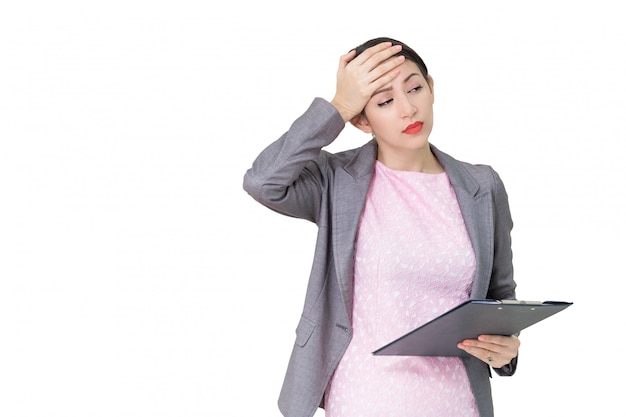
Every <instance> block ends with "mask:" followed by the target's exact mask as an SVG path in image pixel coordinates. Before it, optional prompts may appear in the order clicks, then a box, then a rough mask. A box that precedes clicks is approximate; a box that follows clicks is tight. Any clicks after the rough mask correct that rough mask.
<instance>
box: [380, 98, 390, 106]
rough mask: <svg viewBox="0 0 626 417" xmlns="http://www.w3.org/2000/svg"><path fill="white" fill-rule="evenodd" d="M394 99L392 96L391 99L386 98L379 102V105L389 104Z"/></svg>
mask: <svg viewBox="0 0 626 417" xmlns="http://www.w3.org/2000/svg"><path fill="white" fill-rule="evenodd" d="M392 101H393V99H392V98H390V99H389V100H385V101H383V102H380V103H378V107H385V106H386V105H387V104H389V103H391V102H392Z"/></svg>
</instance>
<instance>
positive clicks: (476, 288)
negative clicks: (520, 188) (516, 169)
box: [431, 145, 494, 298]
mask: <svg viewBox="0 0 626 417" xmlns="http://www.w3.org/2000/svg"><path fill="white" fill-rule="evenodd" d="M431 149H432V151H433V153H434V154H435V156H436V157H437V159H438V160H439V162H440V163H441V165H442V166H443V167H444V169H445V171H446V173H447V174H448V178H450V183H451V184H452V187H453V188H454V192H455V194H456V198H457V201H458V203H459V208H460V209H461V214H462V216H463V220H464V222H465V227H466V229H467V233H468V234H469V237H470V240H471V242H472V247H473V248H474V255H475V256H476V277H475V278H474V284H473V286H472V291H471V294H470V297H471V298H485V296H486V295H487V291H488V290H489V281H490V279H491V270H492V267H493V249H494V248H493V240H494V230H493V203H492V201H493V200H492V198H491V192H490V191H488V190H487V191H485V190H481V188H480V185H479V184H478V182H477V181H476V180H475V179H474V177H473V176H472V175H471V173H470V172H469V171H467V169H466V168H465V167H464V166H463V165H462V164H461V163H460V162H459V161H457V160H455V159H454V158H452V157H451V156H449V155H447V154H445V153H443V152H441V151H439V150H438V149H437V148H436V147H434V146H433V145H431Z"/></svg>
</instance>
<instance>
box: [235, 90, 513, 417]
mask: <svg viewBox="0 0 626 417" xmlns="http://www.w3.org/2000/svg"><path fill="white" fill-rule="evenodd" d="M344 127H345V123H344V121H343V119H342V118H341V116H340V115H339V113H338V112H337V111H336V110H335V108H334V107H333V106H332V105H331V104H330V103H328V102H327V101H325V100H323V99H320V98H316V99H315V100H314V101H313V102H312V104H311V106H310V107H309V109H308V110H307V111H306V112H305V113H304V114H303V115H302V116H300V117H299V118H298V119H296V120H295V121H294V123H293V124H292V125H291V127H290V129H289V130H288V131H287V132H286V133H285V134H284V135H283V136H281V137H280V138H279V139H278V140H277V141H275V142H274V143H272V144H270V145H269V146H268V147H267V148H265V149H264V150H263V151H262V152H261V153H260V154H259V156H258V157H257V158H256V160H255V161H254V163H253V164H252V167H251V168H250V169H249V170H248V171H247V172H246V174H245V176H244V182H243V187H244V189H245V190H246V191H247V192H248V193H249V194H250V195H251V196H252V197H253V198H254V199H255V200H257V201H258V202H260V203H261V204H263V205H265V206H267V207H269V208H270V209H272V210H275V211H277V212H279V213H282V214H284V215H287V216H293V217H298V218H302V219H306V220H310V221H312V222H315V224H317V226H318V235H317V241H316V247H315V254H314V258H313V266H312V269H311V273H310V277H309V282H308V286H307V292H306V297H305V301H304V308H303V311H302V316H301V318H300V322H299V324H298V326H297V328H296V339H295V343H294V347H293V351H292V355H291V358H290V360H289V364H288V367H287V372H286V375H285V379H284V383H283V387H282V390H281V393H280V397H279V400H278V406H279V408H280V411H281V412H282V414H283V415H284V416H286V417H311V416H313V415H314V414H315V411H316V409H317V407H323V402H324V392H325V390H326V387H327V385H328V382H329V380H330V378H331V375H332V373H333V371H334V370H335V368H336V367H337V364H338V363H339V360H340V359H341V357H342V355H343V354H344V352H345V351H346V349H347V347H348V344H349V343H350V339H351V337H352V325H351V317H352V295H353V292H352V290H353V288H352V284H353V271H354V249H355V248H354V242H355V238H356V233H357V228H358V223H359V218H360V215H361V211H362V209H363V206H364V203H365V198H366V194H367V192H368V189H369V185H370V180H371V178H372V173H373V170H374V163H375V160H376V155H377V146H376V142H375V141H373V140H372V141H370V142H369V143H367V144H365V145H364V146H362V147H360V148H357V149H352V150H348V151H344V152H340V153H336V154H331V153H329V152H326V151H324V150H322V148H323V147H325V146H327V145H329V144H330V143H331V142H332V141H333V140H335V138H337V136H338V135H339V133H340V132H341V131H342V130H343V128H344ZM431 148H432V150H433V153H434V154H435V156H436V157H437V159H438V160H439V162H440V163H441V165H442V166H443V167H444V169H445V171H446V173H447V175H448V177H449V178H450V182H451V184H452V186H453V188H454V191H455V193H456V197H457V199H458V202H459V206H460V208H461V213H462V215H463V219H464V220H465V225H466V227H467V231H468V233H469V236H470V239H471V242H472V246H473V248H474V252H475V255H476V278H475V281H474V284H473V287H472V291H471V298H493V299H513V298H515V286H516V285H515V282H514V280H513V264H512V253H511V229H512V227H513V223H512V220H511V215H510V211H509V205H508V197H507V194H506V191H505V189H504V186H503V184H502V181H501V180H500V178H499V177H498V175H497V173H496V172H495V171H494V170H493V169H492V168H491V167H489V166H485V165H471V164H468V163H464V162H460V161H457V160H455V159H454V158H452V157H451V156H449V155H447V154H445V153H443V152H441V151H439V150H438V149H437V148H435V147H434V146H432V145H431ZM463 361H464V364H465V367H466V369H467V373H468V376H469V380H470V383H471V387H472V391H473V393H474V396H475V398H476V403H477V405H478V408H479V410H480V415H481V416H492V415H493V402H492V398H491V386H490V381H489V378H490V376H491V373H490V372H491V371H490V368H489V366H488V365H487V364H485V363H484V362H482V361H480V360H478V359H476V358H467V359H463ZM515 368H516V360H515V359H514V360H513V362H511V363H510V364H509V365H506V366H505V367H503V368H500V369H496V370H495V371H496V373H498V374H500V375H512V374H513V373H514V372H515Z"/></svg>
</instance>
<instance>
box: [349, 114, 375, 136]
mask: <svg viewBox="0 0 626 417" xmlns="http://www.w3.org/2000/svg"><path fill="white" fill-rule="evenodd" d="M350 123H352V126H354V127H356V128H357V129H359V130H361V131H363V132H365V133H372V127H371V126H370V124H369V122H368V121H367V117H365V115H364V114H362V113H361V114H358V115H356V116H354V117H353V118H352V119H350Z"/></svg>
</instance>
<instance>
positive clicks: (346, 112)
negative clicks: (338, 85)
mask: <svg viewBox="0 0 626 417" xmlns="http://www.w3.org/2000/svg"><path fill="white" fill-rule="evenodd" d="M330 104H332V105H333V106H334V107H335V109H337V111H338V112H339V115H340V116H341V118H342V119H343V121H344V122H346V123H347V122H349V121H350V120H351V119H352V118H353V117H354V116H355V114H354V112H353V111H351V110H350V109H347V108H345V107H344V106H342V105H341V104H340V103H339V102H337V100H335V99H333V100H332V101H331V102H330Z"/></svg>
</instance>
